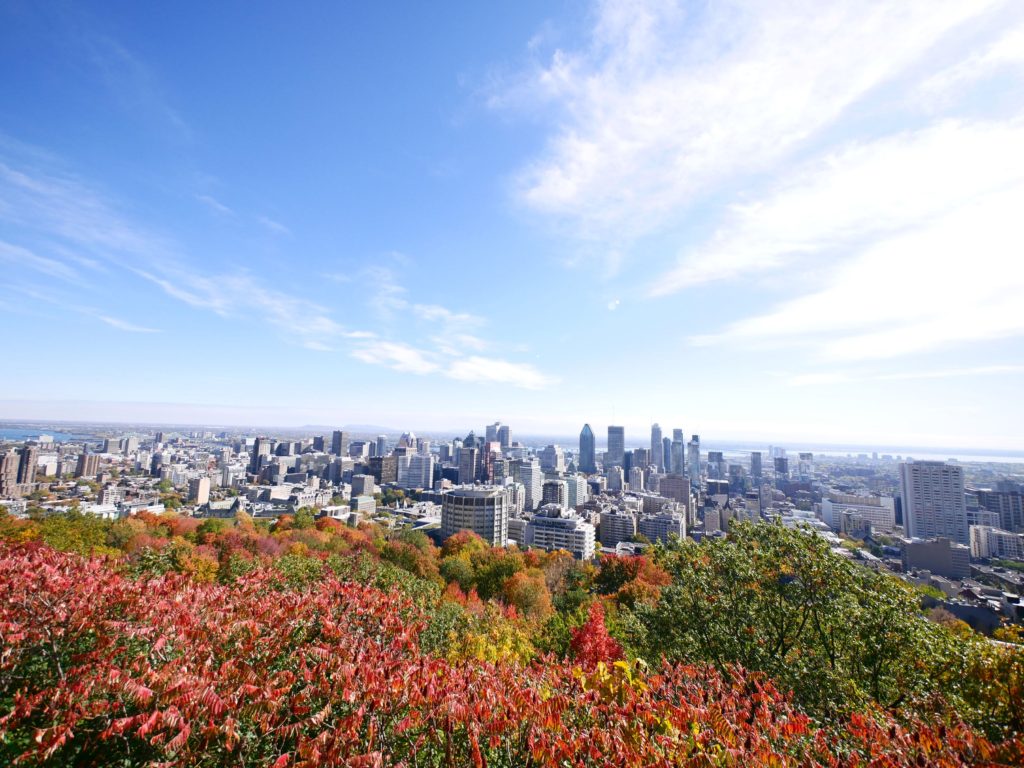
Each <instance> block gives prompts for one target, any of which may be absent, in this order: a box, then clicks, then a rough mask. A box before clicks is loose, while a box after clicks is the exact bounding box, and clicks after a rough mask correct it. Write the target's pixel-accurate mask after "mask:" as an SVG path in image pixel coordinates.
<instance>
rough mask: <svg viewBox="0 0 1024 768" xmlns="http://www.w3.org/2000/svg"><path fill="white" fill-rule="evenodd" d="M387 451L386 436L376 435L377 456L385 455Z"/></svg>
mask: <svg viewBox="0 0 1024 768" xmlns="http://www.w3.org/2000/svg"><path fill="white" fill-rule="evenodd" d="M387 453H388V436H387V435H377V454H376V455H377V456H387Z"/></svg>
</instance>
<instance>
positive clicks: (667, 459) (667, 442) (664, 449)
mask: <svg viewBox="0 0 1024 768" xmlns="http://www.w3.org/2000/svg"><path fill="white" fill-rule="evenodd" d="M671 469H672V439H671V438H668V437H663V438H661V466H660V468H659V470H658V471H659V472H661V473H662V474H665V473H666V472H669V471H670V470H671Z"/></svg>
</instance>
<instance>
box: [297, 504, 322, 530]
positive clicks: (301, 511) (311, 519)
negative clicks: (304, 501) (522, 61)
mask: <svg viewBox="0 0 1024 768" xmlns="http://www.w3.org/2000/svg"><path fill="white" fill-rule="evenodd" d="M315 524H316V510H315V509H314V508H313V507H299V508H298V509H297V510H295V516H294V517H293V518H292V528H294V529H295V530H297V531H304V530H306V529H308V528H312V527H313V526H314V525H315Z"/></svg>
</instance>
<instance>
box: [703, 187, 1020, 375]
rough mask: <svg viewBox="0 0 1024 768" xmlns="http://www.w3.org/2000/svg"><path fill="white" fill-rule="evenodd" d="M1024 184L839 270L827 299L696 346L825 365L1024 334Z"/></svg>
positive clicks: (876, 245) (892, 239)
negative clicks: (788, 353) (723, 345)
mask: <svg viewBox="0 0 1024 768" xmlns="http://www.w3.org/2000/svg"><path fill="white" fill-rule="evenodd" d="M1022 201H1024V182H1017V183H1016V184H1010V185H1008V186H1006V187H1005V188H1003V189H1000V190H998V191H995V192H992V193H990V194H988V195H984V196H979V197H978V198H976V199H975V200H972V201H971V202H970V203H969V204H966V205H963V206H960V207H959V208H957V209H956V210H954V211H951V212H948V213H947V214H946V215H944V216H941V217H936V218H934V219H930V220H927V221H926V222H925V223H923V224H921V225H920V226H918V227H916V228H913V229H910V230H908V231H906V232H903V233H898V234H892V235H889V236H885V237H881V238H878V239H877V240H876V241H874V242H872V243H871V244H869V245H867V246H865V247H864V248H863V249H861V250H859V251H858V252H857V255H856V256H855V257H853V258H851V259H849V260H846V261H845V262H843V263H841V264H840V265H839V266H838V267H837V268H836V269H835V270H834V272H833V273H832V275H831V276H830V277H829V279H828V281H827V283H826V285H825V286H824V287H822V288H821V289H820V290H817V291H815V292H813V293H810V294H808V295H805V296H801V297H798V298H796V299H792V300H790V301H787V302H785V303H783V304H782V305H781V306H779V307H778V308H777V309H775V310H774V311H771V312H768V313H765V314H762V315H758V316H755V317H750V318H747V319H744V320H740V321H738V322H736V323H733V324H732V325H731V326H730V327H728V328H727V329H726V330H725V331H723V332H721V333H718V334H713V335H708V336H702V337H697V338H695V339H694V341H695V342H697V343H718V342H742V343H748V344H749V343H755V342H756V343H758V344H762V343H764V342H766V341H767V342H791V343H795V344H800V345H806V344H811V345H813V347H814V349H816V351H817V356H818V358H819V359H822V360H829V361H843V360H865V359H884V358H895V357H900V356H903V355H907V354H912V353H917V352H923V351H928V350H933V349H936V348H939V347H944V346H947V345H950V344H956V343H962V342H968V341H981V340H986V339H997V338H1005V337H1008V336H1016V335H1021V334H1024V313H1021V311H1020V297H1021V295H1024V264H1022V263H1021V261H1020V253H1021V250H1020V249H1021V243H1024V223H1022V220H1021V218H1020V210H1021V203H1022Z"/></svg>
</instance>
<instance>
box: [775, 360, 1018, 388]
mask: <svg viewBox="0 0 1024 768" xmlns="http://www.w3.org/2000/svg"><path fill="white" fill-rule="evenodd" d="M1007 373H1024V365H979V366H974V367H972V368H943V369H939V370H923V371H900V372H897V373H873V374H851V373H845V372H841V371H837V372H822V373H805V374H798V375H796V376H793V377H791V378H790V379H789V384H790V386H793V387H807V386H819V385H822V384H847V383H851V382H865V381H919V380H930V379H958V378H973V377H977V376H998V375H1002V374H1007Z"/></svg>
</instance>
